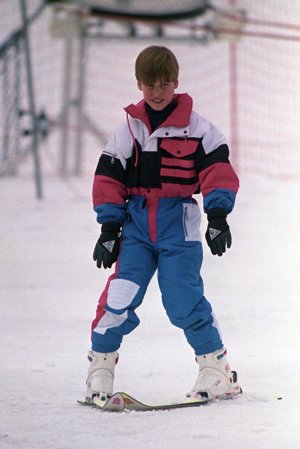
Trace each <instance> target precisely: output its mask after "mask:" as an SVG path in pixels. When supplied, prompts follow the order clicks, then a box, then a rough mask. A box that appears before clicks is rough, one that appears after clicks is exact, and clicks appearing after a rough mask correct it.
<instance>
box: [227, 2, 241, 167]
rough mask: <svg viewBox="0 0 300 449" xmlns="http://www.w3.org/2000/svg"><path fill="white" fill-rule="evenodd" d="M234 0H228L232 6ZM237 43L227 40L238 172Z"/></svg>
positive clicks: (232, 144)
mask: <svg viewBox="0 0 300 449" xmlns="http://www.w3.org/2000/svg"><path fill="white" fill-rule="evenodd" d="M235 4H236V0H229V5H230V6H232V7H234V6H235ZM237 53H238V52H237V43H236V42H229V89H230V106H229V107H230V147H231V154H232V164H233V166H234V168H235V169H236V171H237V172H239V168H240V167H239V133H238V126H239V123H238V113H239V111H238V64H237Z"/></svg>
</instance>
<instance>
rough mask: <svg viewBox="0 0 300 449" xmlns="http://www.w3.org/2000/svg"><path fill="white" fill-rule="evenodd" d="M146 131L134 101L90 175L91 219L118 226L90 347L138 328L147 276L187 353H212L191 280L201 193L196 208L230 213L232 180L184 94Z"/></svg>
mask: <svg viewBox="0 0 300 449" xmlns="http://www.w3.org/2000/svg"><path fill="white" fill-rule="evenodd" d="M174 99H175V100H176V102H177V106H176V108H175V109H174V110H173V111H172V112H171V114H170V115H169V116H168V117H167V119H166V120H165V121H164V122H163V123H162V125H160V127H158V128H157V129H156V130H154V131H153V132H152V131H151V126H150V122H149V118H148V116H147V113H146V110H145V102H144V100H142V101H140V102H139V103H137V104H136V105H133V104H131V105H130V106H128V107H127V108H125V111H126V121H125V120H124V123H123V124H122V125H121V126H120V127H119V128H117V130H116V131H115V133H114V136H113V137H112V139H111V140H110V141H109V142H108V143H107V145H106V147H105V149H104V151H103V153H102V154H101V156H100V160H99V163H98V166H97V169H96V173H95V179H94V185H93V202H94V210H95V211H96V213H97V221H98V222H99V223H106V222H119V223H120V224H121V225H122V236H121V249H120V253H119V257H118V260H117V262H116V267H115V272H114V274H112V275H111V276H110V277H109V279H108V282H107V285H106V287H105V289H104V291H103V293H102V294H101V296H100V299H99V303H98V307H97V313H96V318H95V319H94V321H93V323H92V349H93V350H95V351H97V352H113V351H116V350H117V349H118V348H119V347H120V345H121V342H122V339H123V336H124V335H126V334H128V333H130V332H131V331H132V330H133V329H135V328H136V327H137V326H138V324H139V319H138V317H137V315H136V308H137V307H138V306H139V305H140V304H141V303H142V301H143V298H144V295H145V293H146V289H147V286H148V284H149V282H150V280H151V278H152V276H153V275H154V273H155V271H156V270H157V276H158V283H159V287H160V290H161V293H162V303H163V306H164V308H165V310H166V313H167V315H168V317H169V319H170V321H171V323H173V324H174V325H175V326H178V327H179V328H181V329H183V331H184V333H185V336H186V339H187V341H188V342H189V344H190V345H191V346H192V348H193V349H194V351H195V354H196V355H203V354H207V353H210V352H213V351H215V350H218V349H221V348H222V347H223V343H222V341H221V337H220V333H219V330H218V326H217V324H216V321H215V319H214V315H213V312H212V307H211V305H210V303H209V302H208V300H207V299H206V298H205V296H204V290H203V281H202V278H201V276H200V269H201V264H202V244H201V236H200V209H199V206H198V204H197V201H196V200H195V199H194V198H193V197H192V195H193V194H195V193H199V192H200V191H201V193H202V196H203V206H204V211H205V212H206V213H207V212H208V211H209V210H211V209H213V208H222V209H225V210H226V211H227V212H228V213H229V212H231V210H232V208H233V206H234V201H235V195H236V192H237V190H238V186H239V181H238V178H237V175H236V174H235V172H234V170H233V168H232V166H231V164H230V162H229V150H228V146H227V144H226V141H225V138H224V136H223V135H222V134H221V133H220V131H219V130H218V129H217V128H216V127H214V126H213V125H212V124H211V123H209V122H208V121H207V120H205V119H204V118H202V117H201V116H199V115H198V114H197V113H195V112H194V111H193V110H192V98H191V97H190V96H189V95H188V94H176V95H175V96H174Z"/></svg>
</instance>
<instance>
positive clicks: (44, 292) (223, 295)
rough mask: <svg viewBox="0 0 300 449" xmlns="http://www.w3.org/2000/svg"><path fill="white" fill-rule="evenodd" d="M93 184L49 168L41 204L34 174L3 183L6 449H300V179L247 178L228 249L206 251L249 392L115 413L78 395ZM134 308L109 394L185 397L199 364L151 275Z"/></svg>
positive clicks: (97, 276) (99, 283)
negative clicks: (187, 406) (194, 405)
mask: <svg viewBox="0 0 300 449" xmlns="http://www.w3.org/2000/svg"><path fill="white" fill-rule="evenodd" d="M91 182H92V176H90V177H88V176H87V177H86V178H84V179H81V180H78V181H76V182H75V181H72V182H69V183H68V182H65V183H64V182H62V181H60V180H57V179H53V178H51V177H48V178H47V179H46V180H45V192H46V197H45V200H44V201H42V202H38V201H36V200H35V199H34V195H33V185H32V180H30V179H29V178H28V177H26V176H23V177H20V178H15V179H1V183H0V187H1V191H0V201H1V221H0V231H1V232H0V240H1V253H0V254H1V256H0V257H1V268H0V270H1V278H0V296H1V313H0V320H1V324H0V338H1V365H0V385H1V392H2V394H1V398H0V447H1V449H12V448H18V449H154V448H159V449H163V448H172V449H183V448H184V449H194V448H205V449H240V448H242V449H299V447H300V425H299V424H300V413H299V412H300V410H299V409H300V406H299V404H300V388H299V387H300V380H299V379H300V361H299V337H300V326H299V315H300V313H299V312H300V305H299V285H300V282H299V263H298V254H299V249H300V245H299V243H300V242H299V240H300V237H299V230H298V225H299V219H300V211H299V193H300V183H296V182H294V183H279V182H277V183H276V182H274V181H272V182H269V181H267V180H266V179H264V180H262V179H260V178H255V177H251V178H250V177H246V176H243V177H242V182H241V191H240V194H239V197H238V201H237V204H236V209H235V212H234V214H232V216H231V217H230V224H231V228H232V233H233V247H232V248H231V250H230V251H229V252H228V253H227V254H225V255H224V256H223V257H222V258H218V257H213V256H211V255H210V254H209V253H208V251H207V249H206V247H205V263H204V267H203V277H204V280H205V285H206V295H207V297H208V298H209V299H210V300H211V301H212V303H213V305H214V309H215V313H216V315H217V317H218V320H219V322H220V325H221V328H222V330H223V339H224V341H225V344H226V345H227V348H228V352H229V358H230V361H231V365H232V368H235V369H237V371H238V372H239V379H240V383H241V385H242V387H243V389H244V394H243V396H241V397H239V398H237V399H236V400H233V401H226V402H218V403H215V404H213V405H209V406H207V407H201V408H199V409H191V410H176V411H171V412H148V413H145V414H139V413H127V414H122V415H118V414H103V413H101V412H99V411H95V410H90V409H86V408H82V407H80V406H79V405H77V404H76V400H77V399H78V398H80V397H82V396H83V395H84V389H85V386H84V383H85V376H86V372H87V368H88V362H87V360H86V354H87V351H88V349H89V326H90V320H91V319H92V318H93V315H94V311H95V308H96V303H97V298H98V295H99V293H100V291H101V289H102V288H103V287H104V285H105V280H106V278H107V275H108V272H107V271H104V270H103V271H101V270H98V269H97V268H96V267H95V266H94V264H93V262H92V260H91V253H92V250H93V246H94V242H95V240H96V238H97V237H98V232H99V228H98V225H97V223H96V221H95V217H94V214H93V212H92V208H91V200H90V190H91ZM204 231H205V220H203V224H202V233H203V234H204ZM139 316H140V318H141V321H142V324H141V325H140V326H139V328H138V329H137V330H136V331H135V332H134V333H132V334H131V335H129V336H128V337H127V338H126V339H125V340H124V344H123V346H122V350H121V356H120V362H119V365H118V367H117V373H116V382H115V388H116V390H125V391H128V392H129V393H131V394H132V395H135V396H137V397H138V398H140V399H141V400H144V401H148V402H154V401H155V398H156V397H160V398H162V399H176V398H180V397H182V396H183V395H184V394H185V392H186V391H188V390H189V388H190V387H191V385H192V384H193V382H194V380H195V377H196V374H197V365H196V364H195V362H194V356H193V353H192V350H191V349H190V348H189V347H188V346H187V344H186V342H185V339H184V337H183V335H182V332H181V331H180V330H178V329H176V328H174V327H172V326H171V325H170V324H169V322H168V320H167V318H166V316H165V313H164V311H163V308H162V305H161V303H160V294H159V290H158V287H157V283H156V280H153V282H152V283H151V285H150V287H149V290H148V294H147V296H146V298H145V301H144V303H143V305H142V306H141V308H140V312H139ZM279 396H280V397H282V400H277V397H279Z"/></svg>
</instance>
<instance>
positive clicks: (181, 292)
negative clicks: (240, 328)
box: [158, 241, 223, 355]
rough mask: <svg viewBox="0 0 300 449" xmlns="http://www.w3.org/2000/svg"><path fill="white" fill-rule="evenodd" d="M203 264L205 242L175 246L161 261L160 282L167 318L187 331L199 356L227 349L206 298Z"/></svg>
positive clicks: (161, 255) (186, 333) (187, 335)
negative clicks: (202, 274) (224, 347)
mask: <svg viewBox="0 0 300 449" xmlns="http://www.w3.org/2000/svg"><path fill="white" fill-rule="evenodd" d="M201 264H202V245H201V242H184V241H182V242H181V243H177V244H175V243H172V244H170V245H169V248H168V249H165V250H164V251H162V252H160V255H159V261H158V281H159V285H160V289H161V292H162V300H163V305H164V307H165V309H166V312H167V315H168V317H169V319H170V321H171V322H172V323H173V324H174V325H175V326H177V327H180V328H181V329H183V330H184V333H185V336H186V338H187V341H188V342H189V344H190V345H191V346H192V347H193V349H194V351H195V354H196V355H203V354H207V353H210V352H214V351H216V350H217V349H221V348H222V347H223V343H222V340H221V336H220V333H219V330H218V328H217V324H216V321H215V319H214V315H213V312H212V307H211V305H210V303H209V302H208V301H207V299H206V298H205V296H204V292H203V281H202V278H201V276H200V269H201Z"/></svg>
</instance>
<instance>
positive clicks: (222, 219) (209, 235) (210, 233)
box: [205, 208, 231, 256]
mask: <svg viewBox="0 0 300 449" xmlns="http://www.w3.org/2000/svg"><path fill="white" fill-rule="evenodd" d="M226 217H227V211H226V210H225V209H217V208H216V209H211V210H210V211H209V212H208V214H207V219H208V226H207V231H206V233H205V238H206V241H207V244H208V246H209V247H210V250H211V252H212V254H214V255H215V254H218V256H222V254H223V253H225V251H226V246H227V248H230V247H231V233H230V229H229V226H228V224H227V221H226Z"/></svg>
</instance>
